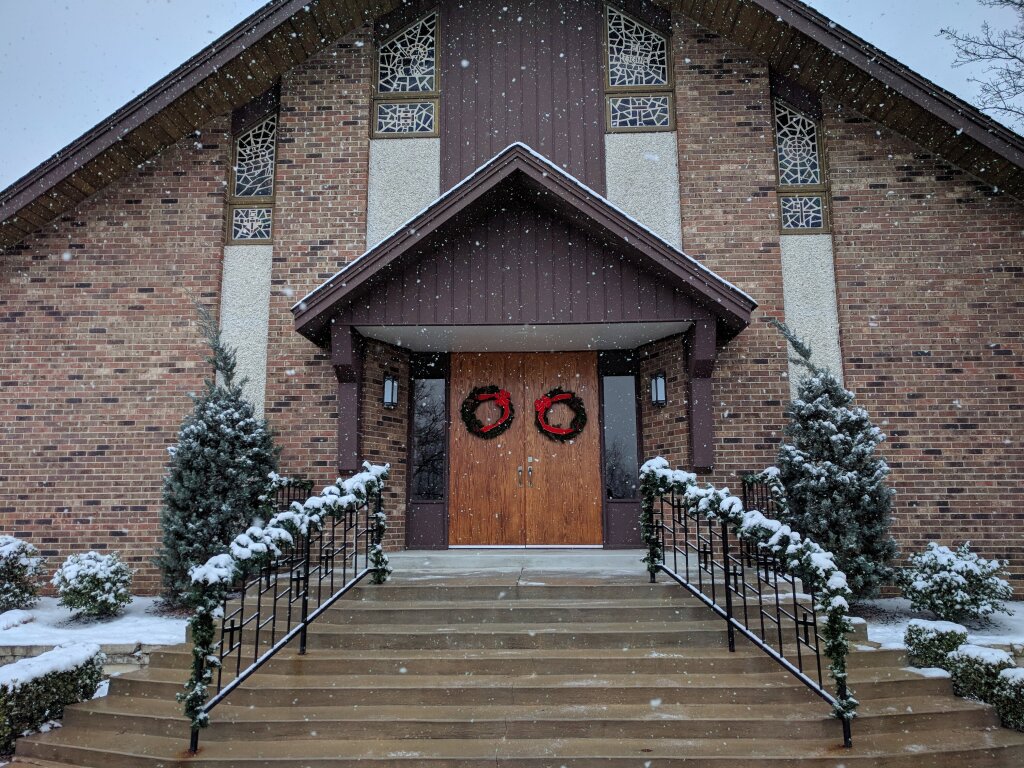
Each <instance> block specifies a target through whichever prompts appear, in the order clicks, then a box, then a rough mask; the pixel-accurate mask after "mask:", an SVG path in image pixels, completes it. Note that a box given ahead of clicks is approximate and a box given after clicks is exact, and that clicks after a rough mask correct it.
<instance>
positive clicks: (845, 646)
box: [640, 456, 857, 746]
mask: <svg viewBox="0 0 1024 768" xmlns="http://www.w3.org/2000/svg"><path fill="white" fill-rule="evenodd" d="M770 475H771V473H766V474H764V477H758V480H761V481H764V482H768V483H769V485H771V480H772V479H773V478H772V477H771V476H770ZM640 489H641V519H640V524H641V534H642V536H643V540H644V543H645V545H646V547H647V552H646V554H645V556H644V563H646V565H647V569H648V571H649V573H650V575H651V580H652V581H653V580H654V578H655V575H656V574H657V573H658V572H659V571H661V572H664V573H666V574H668V575H670V576H672V578H674V579H675V580H676V581H678V582H679V583H681V584H683V586H686V587H687V588H688V589H690V591H692V592H694V593H695V594H696V595H697V596H698V597H700V598H701V599H702V600H703V601H704V602H705V603H706V604H708V605H709V606H710V607H711V608H712V609H713V610H715V611H716V612H717V613H719V614H720V615H722V616H723V617H724V618H726V620H727V622H728V626H729V632H730V647H732V637H731V635H732V633H733V630H734V629H737V630H739V631H740V632H741V633H743V634H744V635H745V636H746V637H748V638H749V639H750V640H751V641H753V642H754V643H755V644H756V645H758V646H759V647H761V648H762V650H765V651H766V652H767V653H768V654H769V655H771V656H772V657H773V658H776V660H777V661H779V662H780V663H781V664H782V665H783V666H784V667H786V668H787V669H788V670H789V671H790V672H792V673H793V674H794V675H796V676H797V677H798V678H799V679H801V681H802V682H804V683H805V684H806V685H808V687H810V688H812V689H813V690H815V692H816V693H818V694H819V695H820V696H822V698H824V699H826V701H828V702H829V703H830V704H831V705H832V708H833V714H834V715H835V716H836V717H837V718H839V719H840V720H842V722H843V735H844V742H845V743H846V744H847V746H849V744H850V735H849V733H850V732H849V723H850V720H851V719H852V718H853V717H854V716H855V714H856V710H857V700H856V699H855V698H854V697H853V695H852V694H851V693H850V690H849V687H848V685H847V668H846V660H847V656H848V654H849V641H848V639H847V634H848V633H849V632H850V631H852V629H853V626H852V624H851V622H850V620H849V611H850V605H849V599H850V596H851V591H850V588H849V586H848V584H847V580H846V575H845V574H844V573H843V572H842V571H841V570H839V568H838V567H837V566H836V564H835V558H834V556H833V554H832V553H831V552H828V551H826V550H825V549H823V548H822V547H821V546H819V545H818V544H817V543H815V542H814V541H812V540H810V539H808V538H805V537H803V536H801V535H800V534H799V533H798V532H796V531H794V530H792V529H791V528H790V527H789V526H788V525H786V524H785V523H783V522H781V521H779V520H774V519H771V518H768V517H766V516H765V515H764V514H762V512H760V511H758V510H755V509H750V510H748V509H744V506H743V501H742V500H741V499H740V498H739V497H737V496H733V495H732V494H731V493H730V492H729V490H728V489H727V488H715V486H713V485H711V484H707V485H703V486H701V485H699V484H698V483H697V476H696V475H695V474H693V473H691V472H686V471H684V470H677V469H672V468H671V467H670V466H669V463H668V461H666V460H665V459H664V458H662V457H660V456H659V457H657V458H654V459H651V460H650V461H647V462H646V463H644V465H643V466H642V467H641V468H640ZM771 494H772V496H773V497H774V496H780V495H781V498H780V499H779V503H780V504H781V505H784V504H785V495H784V490H782V489H781V484H779V485H778V487H775V488H771ZM659 501H660V502H661V503H660V505H659ZM666 504H667V505H668V506H669V507H670V508H671V517H670V519H669V521H668V523H666V521H665V516H664V507H665V506H666ZM783 508H784V507H783ZM713 523H720V530H716V528H718V527H719V526H716V525H712V524H713ZM699 526H703V527H699ZM695 527H696V530H695ZM705 529H706V530H705ZM730 531H731V532H732V534H733V535H734V536H735V537H736V538H737V539H738V540H739V546H735V542H734V546H733V547H732V548H731V549H730V544H729V532H730ZM716 543H717V548H716ZM666 549H670V550H671V551H672V555H673V563H672V565H673V567H670V566H669V565H668V564H667V563H666ZM716 549H717V551H716ZM691 554H693V555H695V556H696V561H695V566H694V570H695V571H696V572H697V573H696V577H694V575H693V574H691V573H690V572H689V570H690V568H689V566H690V555H691ZM716 558H717V559H718V560H720V561H721V562H718V560H716ZM679 559H683V560H684V562H685V564H686V565H685V566H684V567H683V569H682V570H683V571H684V572H682V573H678V572H676V567H677V563H678V560H679ZM748 572H753V573H754V575H753V576H749V578H752V579H754V582H753V583H748V582H747V578H748ZM707 575H709V576H710V578H706V576H707ZM693 578H696V579H697V581H696V583H693V581H692V579H693ZM780 582H781V583H783V585H787V584H788V585H789V589H790V595H789V596H790V597H791V598H792V599H793V606H792V608H791V609H788V610H782V611H780V610H779V609H778V605H779V601H778V599H777V598H778V594H779V593H778V586H779V583H780ZM798 585H799V591H800V592H805V593H810V595H811V596H812V599H811V605H810V606H809V607H808V609H806V610H809V614H808V615H805V616H802V615H801V612H804V611H805V607H804V605H803V604H802V603H801V601H800V600H799V599H798ZM764 587H766V588H768V589H771V590H775V596H774V597H775V609H774V610H775V612H776V614H777V615H776V616H775V617H774V621H775V625H776V626H777V628H778V630H779V632H778V634H779V641H778V643H777V647H774V648H773V647H771V646H772V643H771V641H769V640H768V638H766V637H764V635H765V632H764V630H763V626H762V631H761V635H762V636H761V637H759V636H758V633H757V632H756V631H754V630H752V629H751V628H750V627H748V626H747V625H746V608H747V604H746V601H747V599H748V597H750V598H751V599H752V600H756V602H757V609H758V611H763V610H764V606H763V598H762V588H764ZM716 590H717V592H718V593H721V594H723V595H724V601H725V607H724V608H723V607H722V606H721V605H720V604H719V600H718V597H717V593H716ZM706 593H709V594H706ZM734 598H736V599H739V600H741V601H743V604H742V609H743V611H742V612H743V614H744V615H743V620H742V621H741V620H740V619H739V618H737V617H735V616H734V615H733V606H732V602H733V599H734ZM816 612H820V613H821V614H822V615H823V617H824V621H823V622H819V620H818V618H817V616H816V615H815V614H816ZM782 621H788V622H789V623H791V624H792V625H793V629H794V635H795V638H794V640H793V644H794V646H795V649H796V651H797V663H796V665H794V664H793V663H791V662H790V661H789V660H788V659H787V658H786V651H785V649H784V648H783V645H782V643H783V634H782V631H781V622H782ZM761 623H762V625H763V621H762V622H761ZM819 635H820V639H821V643H822V647H821V648H819V644H818V637H819ZM804 648H806V649H808V650H809V651H810V652H811V653H813V654H814V655H815V656H816V657H817V658H820V652H821V651H824V654H825V656H826V657H827V658H828V660H829V673H830V676H831V677H832V680H833V681H834V683H835V693H834V695H833V694H831V693H829V692H827V691H825V689H824V687H823V686H822V684H821V683H822V680H821V671H820V662H819V665H818V679H817V680H815V679H814V676H813V675H808V674H805V670H804V660H803V659H802V658H801V657H800V651H801V649H804Z"/></svg>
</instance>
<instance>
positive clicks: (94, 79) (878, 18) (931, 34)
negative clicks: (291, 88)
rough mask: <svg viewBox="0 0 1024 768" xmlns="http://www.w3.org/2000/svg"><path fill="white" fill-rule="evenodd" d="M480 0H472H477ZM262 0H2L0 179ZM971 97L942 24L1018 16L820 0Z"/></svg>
mask: <svg viewBox="0 0 1024 768" xmlns="http://www.w3.org/2000/svg"><path fill="white" fill-rule="evenodd" d="M469 1H470V2H471V1H472V0H469ZM262 4H263V0H0V93H2V94H3V99H4V105H3V110H2V111H0V189H3V188H4V187H6V186H8V185H9V184H11V183H12V182H13V181H15V180H16V179H18V178H19V177H20V176H22V175H23V174H25V173H27V172H28V171H30V170H32V168H34V167H35V166H36V165H38V164H39V163H41V162H42V161H43V160H45V159H46V158H47V157H49V156H50V155H52V154H53V153H54V152H56V151H57V150H59V149H61V148H62V147H64V146H65V145H66V144H68V143H69V142H71V141H73V140H74V139H76V138H77V137H78V136H80V135H81V134H83V133H84V132H85V131H87V130H88V129H89V128H91V127H92V126H93V125H95V124H96V123H98V122H100V121H101V120H103V119H104V118H105V117H107V116H108V115H109V114H110V113H112V112H113V111H114V110H116V109H117V108H118V107H120V106H122V105H123V104H124V103H125V102H127V101H128V100H130V99H131V98H132V97H134V96H136V95H138V94H139V93H141V92H142V91H144V90H145V89H146V88H147V87H148V86H150V85H152V84H153V83H154V82H155V81H157V80H159V79H160V78H161V77H163V76H164V75H165V74H167V73H168V72H170V71H171V70H172V69H174V68H175V67H177V66H178V65H179V64H181V63H182V62H183V61H185V59H187V58H188V57H189V56H191V55H192V54H194V53H197V52H198V51H199V50H200V49H201V48H203V47H204V46H206V45H207V44H208V43H210V42H212V41H213V40H214V39H216V38H217V37H219V36H220V35H221V34H223V33H224V32H226V31H227V30H228V29H230V28H231V27H232V26H233V25H234V24H236V23H237V22H239V21H241V20H242V19H243V18H245V17H246V16H247V15H249V14H250V13H252V12H253V11H254V10H255V9H257V8H258V7H259V6H260V5H262ZM810 4H811V5H812V6H814V7H815V8H817V9H818V10H819V11H821V12H822V13H824V14H825V15H827V16H830V17H831V18H832V19H834V20H835V21H836V22H838V23H839V24H841V25H843V26H845V27H847V28H849V29H850V30H852V31H853V32H854V33H856V34H858V35H860V36H861V37H863V38H865V39H867V40H868V41H869V42H871V43H873V44H874V45H876V46H878V47H879V48H881V49H882V50H884V51H886V52H887V53H889V54H890V55H891V56H894V57H895V58H897V59H899V60H900V61H902V62H903V63H905V64H907V65H908V66H910V67H911V68H913V69H916V70H917V71H918V72H920V73H921V74H923V75H924V76H925V77H927V78H929V79H931V80H933V81H935V82H936V83H938V84H939V85H941V86H943V87H944V88H947V89H949V90H951V91H953V92H954V93H956V94H957V95H959V96H961V97H963V98H965V99H967V100H968V101H971V100H972V99H973V97H974V95H975V92H976V89H975V87H974V86H973V85H972V84H971V83H969V82H968V78H969V77H970V76H971V75H972V74H973V75H977V74H979V73H978V72H977V70H975V71H973V72H970V71H967V70H966V68H961V69H954V68H953V67H952V66H950V62H952V60H953V51H952V48H951V47H950V45H949V44H948V43H947V42H946V41H945V40H943V39H942V38H940V37H938V33H939V30H940V29H941V28H942V27H945V26H950V27H955V28H959V29H961V30H969V31H977V30H978V29H979V28H980V26H981V22H982V20H983V19H988V20H989V21H990V22H991V23H992V24H993V25H994V26H1003V27H1009V26H1012V23H1013V21H1014V17H1013V15H1012V13H1009V12H1007V11H1003V12H996V11H994V10H992V9H988V8H983V7H981V6H980V4H979V3H978V2H977V0H810Z"/></svg>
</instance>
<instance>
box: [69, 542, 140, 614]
mask: <svg viewBox="0 0 1024 768" xmlns="http://www.w3.org/2000/svg"><path fill="white" fill-rule="evenodd" d="M50 583H51V584H53V586H54V587H55V588H56V590H57V596H58V597H59V598H60V604H61V605H63V606H65V607H67V608H70V609H71V610H72V611H81V612H82V613H84V614H85V615H86V616H116V615H117V614H118V613H120V612H121V609H122V608H124V607H125V606H126V605H128V603H130V602H131V601H132V569H131V568H129V567H128V566H127V565H126V564H125V562H124V561H123V560H121V558H120V557H118V556H117V554H115V553H111V554H109V555H101V554H100V553H99V552H85V553H84V554H77V555H71V556H69V557H68V559H67V560H65V561H64V564H63V565H61V567H60V568H58V569H57V572H56V573H54V574H53V580H52V581H51V582H50Z"/></svg>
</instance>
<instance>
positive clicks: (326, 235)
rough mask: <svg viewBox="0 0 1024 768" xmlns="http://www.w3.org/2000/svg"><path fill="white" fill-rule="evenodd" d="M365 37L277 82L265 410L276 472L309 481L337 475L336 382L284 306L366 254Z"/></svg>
mask: <svg viewBox="0 0 1024 768" xmlns="http://www.w3.org/2000/svg"><path fill="white" fill-rule="evenodd" d="M369 41H370V38H369V28H368V27H364V28H362V29H359V30H356V31H355V32H352V33H350V34H348V35H346V36H345V37H343V38H341V39H340V40H339V41H338V42H337V43H336V44H334V45H333V46H331V47H330V48H328V49H327V50H325V51H324V52H322V53H321V54H319V55H318V56H316V57H314V58H313V59H311V60H310V61H308V62H306V63H305V64H304V65H302V66H300V67H297V68H296V69H294V70H292V71H291V72H289V73H288V74H287V75H286V76H285V77H284V79H283V81H282V83H281V119H280V129H279V138H278V163H277V177H276V185H277V197H276V206H275V209H274V266H273V274H272V284H271V296H270V328H269V340H268V355H267V399H266V416H267V419H268V421H269V422H270V425H271V427H272V428H273V429H274V431H275V435H276V439H277V443H278V445H280V446H281V448H282V452H281V471H282V472H283V473H285V474H287V473H292V474H300V475H305V476H307V477H311V478H313V480H314V481H315V482H316V484H317V487H321V486H322V485H323V484H324V483H328V482H332V481H333V480H334V479H335V478H336V477H337V474H338V472H337V462H336V451H337V437H336V432H337V418H338V415H337V403H336V401H335V386H336V384H335V382H336V379H335V376H334V371H333V370H332V368H331V365H330V356H329V354H328V353H327V352H324V351H321V350H319V349H318V348H317V347H315V346H314V345H313V344H312V343H310V342H309V341H308V340H306V339H305V338H303V337H302V336H299V334H297V333H296V332H295V326H294V322H293V319H292V314H291V307H292V305H293V304H295V302H297V301H299V300H300V299H301V298H302V297H303V296H305V295H306V294H307V293H308V292H309V291H311V290H313V289H314V288H316V287H317V286H318V285H320V284H321V283H322V282H324V281H325V280H327V279H328V278H329V277H330V276H331V275H333V274H334V273H335V272H337V271H338V270H339V269H341V267H342V266H343V265H344V264H345V263H346V262H349V261H351V260H352V259H354V258H355V257H356V256H358V255H359V254H361V253H362V252H363V251H364V250H365V245H366V185H367V173H368V165H369V124H368V121H369V116H370V106H369V100H370V86H371V82H370V81H371V72H372V69H373V67H372V59H371V56H370V50H371V46H370V45H369Z"/></svg>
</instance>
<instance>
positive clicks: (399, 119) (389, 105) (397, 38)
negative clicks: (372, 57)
mask: <svg viewBox="0 0 1024 768" xmlns="http://www.w3.org/2000/svg"><path fill="white" fill-rule="evenodd" d="M376 69H377V77H376V81H377V84H376V88H375V89H374V103H373V136H374V137H377V138H389V137H405V138H408V137H417V136H436V135H437V127H438V126H437V116H438V111H439V110H438V96H439V93H440V88H439V77H438V68H437V12H436V11H435V12H433V13H430V14H427V15H426V16H424V17H423V18H421V19H418V20H417V21H414V22H413V23H412V24H410V25H409V26H407V27H405V28H404V29H402V30H400V31H399V32H397V33H395V34H394V35H392V36H391V37H389V38H387V39H386V40H384V41H383V42H382V43H380V45H379V46H378V47H377V59H376Z"/></svg>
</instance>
